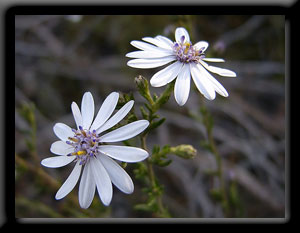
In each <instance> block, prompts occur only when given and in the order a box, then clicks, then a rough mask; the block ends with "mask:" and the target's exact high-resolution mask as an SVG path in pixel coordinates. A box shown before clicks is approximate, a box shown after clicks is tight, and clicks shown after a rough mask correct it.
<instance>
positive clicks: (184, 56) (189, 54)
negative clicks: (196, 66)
mask: <svg viewBox="0 0 300 233" xmlns="http://www.w3.org/2000/svg"><path fill="white" fill-rule="evenodd" d="M180 40H181V42H180V43H178V42H175V43H174V45H173V51H174V52H175V55H176V59H177V60H178V61H180V62H183V63H189V62H198V61H199V60H200V59H203V58H204V57H205V55H204V52H203V50H204V48H201V49H199V50H197V49H195V48H194V46H192V43H191V42H185V43H184V36H182V37H181V38H180Z"/></svg>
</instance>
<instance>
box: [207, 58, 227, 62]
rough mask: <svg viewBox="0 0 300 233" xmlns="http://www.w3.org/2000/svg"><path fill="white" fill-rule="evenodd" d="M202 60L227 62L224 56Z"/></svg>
mask: <svg viewBox="0 0 300 233" xmlns="http://www.w3.org/2000/svg"><path fill="white" fill-rule="evenodd" d="M202 60H203V61H208V62H225V60H224V59H223V58H202Z"/></svg>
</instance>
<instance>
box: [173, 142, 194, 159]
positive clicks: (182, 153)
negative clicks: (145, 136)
mask: <svg viewBox="0 0 300 233" xmlns="http://www.w3.org/2000/svg"><path fill="white" fill-rule="evenodd" d="M170 153H172V154H175V155H177V156H179V157H181V158H184V159H192V158H194V157H195V156H196V154H197V150H196V149H195V148H194V147H193V146H191V145H186V144H182V145H179V146H176V147H171V148H170Z"/></svg>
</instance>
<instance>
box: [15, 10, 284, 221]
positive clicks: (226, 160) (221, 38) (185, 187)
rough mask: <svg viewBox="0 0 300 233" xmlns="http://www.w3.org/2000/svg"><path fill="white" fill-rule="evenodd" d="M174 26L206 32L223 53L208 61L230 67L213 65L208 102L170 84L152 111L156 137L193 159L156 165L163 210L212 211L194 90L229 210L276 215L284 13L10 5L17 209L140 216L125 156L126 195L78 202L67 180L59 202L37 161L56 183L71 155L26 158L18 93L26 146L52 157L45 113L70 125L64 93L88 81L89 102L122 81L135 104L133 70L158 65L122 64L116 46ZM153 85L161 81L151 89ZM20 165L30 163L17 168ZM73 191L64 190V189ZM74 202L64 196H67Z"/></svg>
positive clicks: (280, 207) (84, 87)
mask: <svg viewBox="0 0 300 233" xmlns="http://www.w3.org/2000/svg"><path fill="white" fill-rule="evenodd" d="M177 26H185V27H187V28H188V30H189V32H190V33H191V37H192V42H194V43H196V42H197V41H200V40H206V41H208V42H209V43H210V46H209V48H208V50H207V52H206V55H207V57H220V58H224V59H225V61H226V62H225V63H224V64H220V63H218V64H213V65H216V66H220V67H224V68H227V69H231V70H233V71H235V72H236V73H237V78H225V77H220V76H217V75H214V77H215V78H216V79H217V80H218V81H220V83H222V85H223V86H224V87H225V88H226V90H227V91H228V93H229V97H228V98H223V97H221V96H219V95H217V97H216V99H215V100H214V101H208V100H204V98H203V100H200V99H199V98H200V97H199V95H198V93H197V92H198V91H197V90H196V88H195V86H194V84H192V85H191V88H192V90H191V92H190V97H189V99H188V102H187V103H186V104H185V105H184V107H179V106H178V105H177V104H176V102H175V100H174V96H173V95H172V96H171V98H170V100H169V102H168V103H167V104H166V105H165V106H164V108H163V109H161V110H160V111H159V114H160V115H161V116H162V117H166V118H167V120H166V121H165V123H164V124H163V125H162V126H161V127H160V128H158V129H157V130H156V131H155V133H154V134H152V136H149V138H148V143H149V148H151V147H152V146H153V145H155V144H159V145H161V146H163V145H165V144H170V145H172V146H176V145H178V144H191V145H193V146H194V147H195V148H196V149H197V150H198V154H197V156H196V157H195V158H194V159H193V160H184V159H181V158H179V157H176V156H170V157H169V158H171V159H172V160H173V162H172V163H171V164H170V165H169V166H168V167H166V168H160V167H155V172H156V174H157V177H158V179H159V181H160V183H161V184H162V185H163V186H164V189H165V193H164V195H163V202H164V204H165V206H166V207H167V208H168V210H169V211H170V213H171V214H172V216H173V217H183V218H191V217H194V218H198V217H199V218H200V217H201V218H202V217H208V218H211V217H212V218H216V217H218V218H221V217H224V213H223V211H222V208H221V206H220V204H219V203H218V202H217V201H216V200H214V199H213V197H212V196H211V195H210V190H211V189H212V188H213V187H212V186H214V185H216V186H217V185H218V181H214V180H212V177H210V176H209V175H207V174H206V171H207V170H208V169H213V168H214V167H215V166H216V165H215V161H214V157H213V156H212V155H211V153H210V152H209V151H207V150H205V149H204V148H202V147H201V146H200V144H201V141H202V140H204V139H205V130H204V127H203V125H202V124H201V123H200V122H199V121H197V119H196V118H195V117H191V115H196V116H197V115H199V114H200V113H199V108H200V104H201V102H202V101H204V102H205V104H206V105H207V106H208V109H209V110H210V112H211V114H212V115H213V118H214V128H213V135H214V138H215V140H216V143H217V147H218V150H219V153H220V154H221V156H222V159H223V166H224V177H225V181H226V187H227V188H228V190H229V192H230V190H231V189H230V187H233V186H232V185H233V184H234V185H235V186H234V187H235V189H234V190H235V191H236V195H237V197H236V200H237V204H236V205H235V206H234V208H235V209H234V213H233V215H232V217H245V218H278V217H284V216H285V210H286V206H285V192H286V186H285V185H286V183H285V172H286V170H285V166H286V164H285V161H286V156H285V19H284V16H278V15H274V16H272V15H268V16H263V15H259V16H244V15H234V16H213V15H210V16H176V15H173V16H159V15H157V16H151V15H149V16H140V15H136V16H131V15H126V16H117V15H113V16H112V15H111V16H106V15H98V16H79V15H73V16H59V15H58V16H55V15H49V16H47V15H43V16H38V15H35V16H30V15H27V16H21V15H20V16H16V18H15V69H16V70H15V108H16V114H15V139H16V144H15V151H16V156H18V158H21V159H22V162H24V164H23V165H22V163H16V171H15V173H16V179H15V187H16V193H15V200H16V206H15V208H16V209H15V213H16V217H18V218H23V217H113V218H115V217H124V218H126V217H151V215H150V214H148V213H144V212H141V211H137V210H135V209H134V208H133V206H134V205H135V204H138V203H141V202H143V200H144V199H143V193H142V191H141V189H142V187H143V186H142V185H141V184H140V183H139V181H138V180H136V179H135V177H134V174H133V171H132V170H133V168H134V166H133V165H131V164H128V165H127V167H126V171H127V172H128V173H129V174H130V176H131V177H132V179H133V182H134V184H135V191H134V193H133V194H132V195H126V194H123V193H121V192H120V191H119V190H118V189H116V188H114V195H113V199H112V202H111V205H110V207H108V208H105V207H103V205H102V204H101V203H100V201H99V197H98V196H97V194H96V195H95V198H94V201H93V204H92V206H91V207H90V208H89V209H88V210H82V209H80V207H79V204H78V200H76V197H77V194H78V184H77V186H76V187H75V189H74V190H73V191H72V193H71V194H72V195H71V197H69V195H68V196H67V197H65V198H64V199H62V200H60V201H56V200H55V199H54V196H55V193H56V191H57V190H54V189H53V188H49V187H51V185H50V186H49V185H48V184H47V183H45V182H44V181H43V178H41V177H40V176H39V174H40V173H39V172H38V169H42V170H44V171H46V173H47V174H49V176H50V177H52V178H53V179H54V180H56V181H57V182H59V184H62V183H63V182H64V181H65V179H66V178H67V177H68V175H69V173H70V172H71V166H66V167H62V168H57V169H50V168H44V167H42V166H41V165H40V164H39V163H37V161H32V158H31V156H30V145H28V143H26V140H28V137H29V136H28V135H30V133H29V132H30V131H31V130H32V129H31V126H30V125H29V124H28V121H26V119H24V114H23V115H22V109H23V110H24V106H26V103H27V104H28V103H33V104H34V106H35V110H34V112H35V117H36V143H37V147H36V152H37V156H38V158H39V159H40V160H42V159H43V158H46V157H50V156H54V155H52V154H51V153H50V151H49V148H50V145H51V143H53V142H54V141H55V140H56V136H55V135H54V133H53V130H52V127H53V126H54V124H55V123H56V122H63V123H66V124H68V125H70V126H74V125H75V122H74V120H73V116H72V114H71V107H70V106H71V103H72V101H75V102H77V103H78V104H80V101H81V98H82V95H83V93H84V92H86V91H91V92H92V94H93V96H94V98H95V103H96V108H97V109H99V107H100V104H101V103H102V101H103V100H104V98H105V97H106V96H107V95H108V94H109V93H110V92H112V91H118V92H123V93H130V92H132V93H133V94H134V96H135V99H136V102H135V106H136V112H137V114H140V113H139V112H138V107H139V106H141V104H142V101H143V99H142V98H141V97H140V96H139V95H138V93H137V90H136V88H135V84H134V77H136V76H137V75H139V74H141V75H143V76H144V77H146V78H148V80H149V79H150V78H151V76H152V75H153V74H154V73H155V72H156V71H158V70H160V69H161V68H157V69H149V70H140V69H133V68H130V67H128V66H127V65H126V63H127V61H128V60H129V59H127V58H126V57H125V54H126V53H128V52H130V51H134V50H136V49H135V48H134V47H132V46H131V45H130V41H131V40H141V38H142V37H145V36H151V37H154V36H156V35H159V34H160V35H164V36H167V37H169V38H170V39H171V40H174V31H175V28H176V27H177ZM151 90H152V91H153V92H156V93H160V92H162V90H164V87H162V88H151ZM28 166H29V168H28ZM72 197H73V199H72ZM70 199H72V200H73V202H71V200H70Z"/></svg>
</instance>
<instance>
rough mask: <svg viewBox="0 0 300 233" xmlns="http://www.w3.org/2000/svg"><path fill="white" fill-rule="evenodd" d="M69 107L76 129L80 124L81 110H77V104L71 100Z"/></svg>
mask: <svg viewBox="0 0 300 233" xmlns="http://www.w3.org/2000/svg"><path fill="white" fill-rule="evenodd" d="M71 109H72V113H73V116H74V120H75V122H76V125H77V129H78V128H79V126H80V125H81V126H82V116H81V112H80V110H79V107H78V105H77V104H76V103H75V102H72V104H71Z"/></svg>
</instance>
